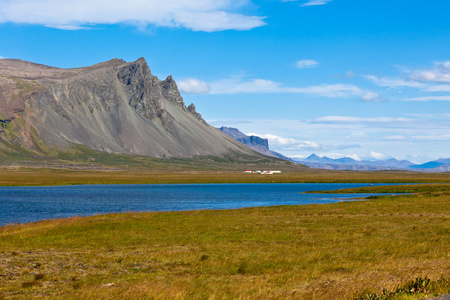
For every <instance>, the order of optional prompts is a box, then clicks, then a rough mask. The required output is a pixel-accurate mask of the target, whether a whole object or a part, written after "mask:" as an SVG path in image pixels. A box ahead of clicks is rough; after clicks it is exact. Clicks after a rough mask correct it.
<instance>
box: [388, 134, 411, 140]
mask: <svg viewBox="0 0 450 300" xmlns="http://www.w3.org/2000/svg"><path fill="white" fill-rule="evenodd" d="M384 139H386V140H389V141H404V140H406V136H404V135H389V136H387V137H385V138H384Z"/></svg>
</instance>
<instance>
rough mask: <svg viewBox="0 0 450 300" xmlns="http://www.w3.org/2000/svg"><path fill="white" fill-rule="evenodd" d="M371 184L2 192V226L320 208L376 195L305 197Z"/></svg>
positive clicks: (110, 187)
mask: <svg viewBox="0 0 450 300" xmlns="http://www.w3.org/2000/svg"><path fill="white" fill-rule="evenodd" d="M363 186H368V184H320V183H319V184H304V183H301V184H170V185H169V184H156V185H80V186H57V187H0V226H1V225H5V224H10V223H27V222H33V221H38V220H44V219H53V218H65V217H71V216H87V215H93V214H103V213H110V212H126V211H176V210H197V209H232V208H241V207H252V206H272V205H299V204H320V203H332V202H338V201H344V200H350V199H352V198H355V197H366V196H370V195H374V194H358V195H356V196H355V194H304V193H302V192H305V191H313V190H314V191H317V190H323V191H325V190H334V189H338V188H350V187H363Z"/></svg>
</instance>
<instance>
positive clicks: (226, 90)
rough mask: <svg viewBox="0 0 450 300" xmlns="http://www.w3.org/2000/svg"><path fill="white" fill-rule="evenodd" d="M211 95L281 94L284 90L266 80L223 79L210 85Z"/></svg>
mask: <svg viewBox="0 0 450 300" xmlns="http://www.w3.org/2000/svg"><path fill="white" fill-rule="evenodd" d="M210 86H211V94H240V93H280V92H282V91H283V90H284V88H283V87H281V84H280V83H277V82H274V81H271V80H266V79H258V78H257V79H251V80H247V81H243V80H241V78H231V79H222V80H218V81H215V82H212V83H211V84H210Z"/></svg>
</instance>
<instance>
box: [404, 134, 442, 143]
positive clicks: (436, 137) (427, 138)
mask: <svg viewBox="0 0 450 300" xmlns="http://www.w3.org/2000/svg"><path fill="white" fill-rule="evenodd" d="M412 138H413V139H415V140H418V141H450V135H448V134H443V135H416V136H413V137H412Z"/></svg>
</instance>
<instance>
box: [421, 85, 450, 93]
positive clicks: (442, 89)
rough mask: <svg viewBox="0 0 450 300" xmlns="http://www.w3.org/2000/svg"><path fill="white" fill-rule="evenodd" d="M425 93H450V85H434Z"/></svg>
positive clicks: (425, 90)
mask: <svg viewBox="0 0 450 300" xmlns="http://www.w3.org/2000/svg"><path fill="white" fill-rule="evenodd" d="M423 91H424V92H450V85H447V84H443V85H433V86H430V87H428V88H426V89H424V90H423Z"/></svg>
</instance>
